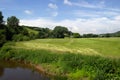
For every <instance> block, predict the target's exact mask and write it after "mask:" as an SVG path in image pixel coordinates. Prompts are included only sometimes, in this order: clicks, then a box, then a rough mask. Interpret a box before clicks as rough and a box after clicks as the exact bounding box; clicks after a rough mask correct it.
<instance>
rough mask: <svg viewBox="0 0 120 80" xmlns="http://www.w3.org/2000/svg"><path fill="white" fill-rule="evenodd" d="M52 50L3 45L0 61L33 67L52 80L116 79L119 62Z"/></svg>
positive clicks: (119, 69) (10, 44)
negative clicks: (28, 64)
mask: <svg viewBox="0 0 120 80" xmlns="http://www.w3.org/2000/svg"><path fill="white" fill-rule="evenodd" d="M53 50H54V49H53ZM53 50H52V51H50V50H44V49H39V50H38V49H29V48H17V47H16V45H15V43H7V44H5V45H4V46H3V47H2V49H1V51H0V59H2V60H13V61H17V62H21V61H23V62H24V63H30V64H34V67H36V69H39V70H41V71H42V72H44V73H46V74H50V75H55V76H56V78H55V79H54V80H79V79H83V80H84V79H85V80H94V79H102V80H105V79H120V74H119V73H120V63H119V61H120V60H119V59H112V58H107V57H102V56H99V55H82V54H77V53H71V52H62V53H61V52H59V51H58V52H57V51H53Z"/></svg>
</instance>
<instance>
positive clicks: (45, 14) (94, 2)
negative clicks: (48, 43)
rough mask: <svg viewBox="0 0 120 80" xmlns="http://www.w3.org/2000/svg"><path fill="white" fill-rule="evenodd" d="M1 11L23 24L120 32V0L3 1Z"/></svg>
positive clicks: (96, 32) (86, 30) (0, 5)
mask: <svg viewBox="0 0 120 80" xmlns="http://www.w3.org/2000/svg"><path fill="white" fill-rule="evenodd" d="M0 11H2V13H3V16H4V20H7V18H8V17H10V16H16V17H17V18H18V19H20V25H28V26H35V27H48V28H50V29H53V28H54V27H55V26H65V27H67V28H68V29H69V30H71V31H72V32H78V33H80V34H85V33H95V34H101V33H111V32H116V31H120V0H0Z"/></svg>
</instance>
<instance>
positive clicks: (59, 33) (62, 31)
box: [53, 26, 68, 38]
mask: <svg viewBox="0 0 120 80" xmlns="http://www.w3.org/2000/svg"><path fill="white" fill-rule="evenodd" d="M67 33H68V29H67V28H66V27H62V26H56V27H55V28H54V30H53V35H54V37H55V38H64V37H65V35H66V34H67Z"/></svg>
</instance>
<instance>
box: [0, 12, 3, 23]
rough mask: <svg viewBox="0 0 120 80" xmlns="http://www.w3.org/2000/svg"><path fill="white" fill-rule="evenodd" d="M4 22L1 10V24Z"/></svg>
mask: <svg viewBox="0 0 120 80" xmlns="http://www.w3.org/2000/svg"><path fill="white" fill-rule="evenodd" d="M2 23H3V15H2V12H1V11H0V25H2Z"/></svg>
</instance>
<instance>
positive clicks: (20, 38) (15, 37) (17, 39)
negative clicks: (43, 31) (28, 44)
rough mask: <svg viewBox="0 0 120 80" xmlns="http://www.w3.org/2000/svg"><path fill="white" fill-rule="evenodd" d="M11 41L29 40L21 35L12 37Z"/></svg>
mask: <svg viewBox="0 0 120 80" xmlns="http://www.w3.org/2000/svg"><path fill="white" fill-rule="evenodd" d="M12 40H13V41H17V42H18V41H28V40H30V38H29V37H28V36H25V35H23V34H16V35H14V36H13V37H12Z"/></svg>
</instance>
